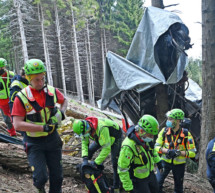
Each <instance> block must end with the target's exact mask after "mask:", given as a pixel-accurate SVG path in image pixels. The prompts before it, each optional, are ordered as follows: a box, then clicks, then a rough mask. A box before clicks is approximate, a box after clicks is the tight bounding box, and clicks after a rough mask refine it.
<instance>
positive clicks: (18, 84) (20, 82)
mask: <svg viewBox="0 0 215 193" xmlns="http://www.w3.org/2000/svg"><path fill="white" fill-rule="evenodd" d="M27 86H28V80H27V79H26V78H25V70H24V68H22V69H21V71H20V75H18V74H17V75H15V76H14V77H13V79H12V80H11V85H10V98H9V107H10V112H12V109H13V102H14V99H15V97H16V94H17V93H18V92H19V91H21V90H22V89H23V88H25V87H27Z"/></svg>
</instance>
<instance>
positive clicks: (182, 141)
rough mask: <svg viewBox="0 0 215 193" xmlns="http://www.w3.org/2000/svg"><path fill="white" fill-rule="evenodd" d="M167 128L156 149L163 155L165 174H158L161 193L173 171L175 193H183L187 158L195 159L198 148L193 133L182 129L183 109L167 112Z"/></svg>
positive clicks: (161, 132)
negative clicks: (165, 181) (166, 179)
mask: <svg viewBox="0 0 215 193" xmlns="http://www.w3.org/2000/svg"><path fill="white" fill-rule="evenodd" d="M166 116H167V122H166V128H163V129H162V130H161V131H160V133H159V135H158V138H157V140H156V144H155V149H156V151H157V152H159V153H160V154H162V156H161V159H162V165H163V167H164V172H163V173H161V174H159V172H158V174H157V179H158V183H159V192H160V193H162V192H163V190H162V189H163V183H164V180H165V178H166V177H167V175H168V174H169V172H170V171H171V170H172V173H173V177H174V192H175V193H183V179H184V171H185V164H186V160H187V158H194V157H195V155H196V153H195V152H196V148H195V143H194V140H193V137H192V135H191V133H190V132H189V131H188V129H186V128H182V127H181V123H182V121H183V120H184V116H185V115H184V112H183V111H182V110H181V109H172V110H171V111H169V112H167V114H166Z"/></svg>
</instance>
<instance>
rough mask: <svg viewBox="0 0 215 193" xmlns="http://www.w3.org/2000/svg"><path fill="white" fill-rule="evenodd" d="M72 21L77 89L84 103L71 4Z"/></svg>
mask: <svg viewBox="0 0 215 193" xmlns="http://www.w3.org/2000/svg"><path fill="white" fill-rule="evenodd" d="M71 13H72V15H71V19H72V31H73V37H74V44H75V64H74V66H75V77H76V87H77V91H78V98H79V100H80V101H81V102H84V93H83V85H82V78H81V67H80V61H79V53H78V42H77V37H76V26H75V18H74V11H73V9H72V4H71Z"/></svg>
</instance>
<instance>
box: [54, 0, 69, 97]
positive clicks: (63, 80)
mask: <svg viewBox="0 0 215 193" xmlns="http://www.w3.org/2000/svg"><path fill="white" fill-rule="evenodd" d="M54 9H55V22H56V31H57V39H58V46H59V54H60V66H61V75H62V84H63V93H64V96H65V97H66V79H65V72H64V66H63V54H62V47H61V33H60V23H59V17H58V9H57V2H56V1H54Z"/></svg>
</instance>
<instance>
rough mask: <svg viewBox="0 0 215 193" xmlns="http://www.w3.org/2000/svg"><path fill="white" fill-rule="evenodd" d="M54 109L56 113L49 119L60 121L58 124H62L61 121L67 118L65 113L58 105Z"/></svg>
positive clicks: (54, 121) (55, 121) (53, 121)
mask: <svg viewBox="0 0 215 193" xmlns="http://www.w3.org/2000/svg"><path fill="white" fill-rule="evenodd" d="M53 111H54V115H53V116H51V117H50V119H49V120H50V121H51V122H52V123H58V124H59V125H60V124H61V121H62V120H64V119H65V115H64V113H63V112H62V111H61V110H60V109H58V108H57V107H55V108H54V109H53Z"/></svg>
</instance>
